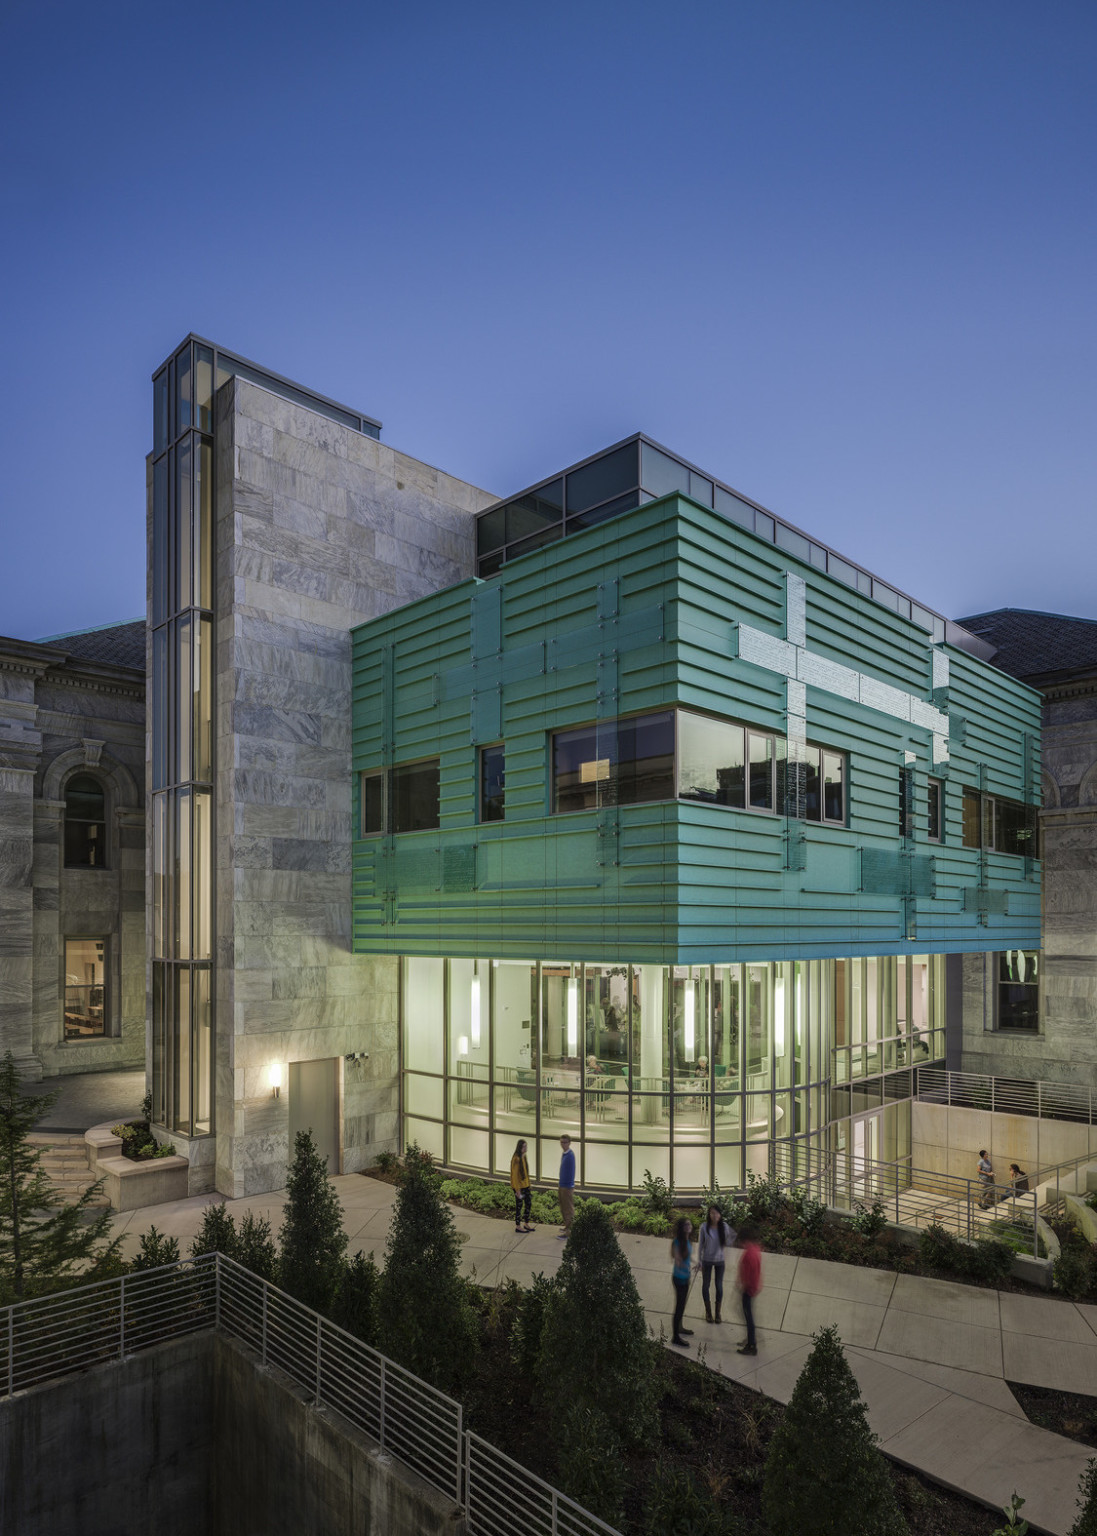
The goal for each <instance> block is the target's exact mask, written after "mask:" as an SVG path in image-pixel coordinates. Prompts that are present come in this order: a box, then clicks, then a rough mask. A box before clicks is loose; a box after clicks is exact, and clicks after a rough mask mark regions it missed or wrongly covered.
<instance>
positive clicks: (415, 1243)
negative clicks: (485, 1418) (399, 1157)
mask: <svg viewBox="0 0 1097 1536" xmlns="http://www.w3.org/2000/svg"><path fill="white" fill-rule="evenodd" d="M460 1252H461V1249H460V1244H459V1242H458V1239H457V1229H456V1227H455V1226H454V1224H453V1211H452V1210H451V1209H450V1206H449V1205H448V1204H447V1202H446V1201H445V1199H444V1198H443V1197H442V1194H441V1192H440V1191H439V1190H438V1189H437V1188H436V1181H435V1179H434V1177H433V1175H432V1174H431V1173H430V1172H429V1171H428V1169H427V1168H426V1167H424V1165H423V1164H422V1162H421V1161H419V1160H415V1159H410V1160H408V1162H407V1164H406V1168H405V1174H404V1180H403V1183H402V1184H401V1185H400V1191H399V1193H398V1194H397V1196H396V1203H395V1206H394V1207H393V1213H392V1223H391V1225H390V1227H389V1235H388V1243H387V1245H386V1248H385V1268H384V1272H383V1274H382V1276H381V1284H380V1287H379V1289H378V1298H377V1321H378V1337H379V1346H380V1348H381V1349H382V1350H383V1351H384V1353H385V1354H387V1355H391V1356H392V1358H393V1359H394V1360H398V1361H399V1363H400V1364H401V1365H405V1366H407V1368H408V1370H409V1371H414V1372H415V1374H416V1375H417V1376H422V1377H424V1378H425V1380H427V1381H429V1382H431V1383H432V1384H433V1385H434V1386H436V1387H441V1388H442V1389H443V1390H444V1391H449V1390H452V1389H454V1388H457V1387H459V1386H460V1384H461V1383H462V1382H463V1381H464V1380H465V1379H466V1378H467V1376H468V1374H469V1371H470V1369H471V1366H472V1358H473V1353H474V1350H475V1348H476V1320H475V1317H474V1316H473V1312H472V1308H471V1306H470V1303H469V1295H468V1288H467V1286H466V1283H465V1281H464V1279H463V1278H462V1276H461V1269H460Z"/></svg>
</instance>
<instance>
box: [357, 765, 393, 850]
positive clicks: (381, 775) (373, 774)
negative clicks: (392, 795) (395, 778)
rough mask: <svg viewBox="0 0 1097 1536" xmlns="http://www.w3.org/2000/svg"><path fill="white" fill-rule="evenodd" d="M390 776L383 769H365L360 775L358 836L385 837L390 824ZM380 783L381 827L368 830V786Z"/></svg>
mask: <svg viewBox="0 0 1097 1536" xmlns="http://www.w3.org/2000/svg"><path fill="white" fill-rule="evenodd" d="M387 778H388V775H387V774H386V772H385V770H384V769H383V768H364V769H363V770H362V771H361V772H360V773H359V775H358V836H359V837H360V838H365V837H384V835H385V831H386V827H387V823H388V786H387V783H386V780H387ZM367 783H379V784H380V786H381V825H380V826H379V827H376V828H371V829H369V830H367V828H366V784H367Z"/></svg>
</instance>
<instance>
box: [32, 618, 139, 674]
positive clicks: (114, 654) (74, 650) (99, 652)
mask: <svg viewBox="0 0 1097 1536" xmlns="http://www.w3.org/2000/svg"><path fill="white" fill-rule="evenodd" d="M39 644H40V645H51V646H53V647H55V648H56V649H57V650H59V651H67V652H68V653H69V655H70V656H79V657H81V658H82V659H83V660H84V661H100V662H103V663H104V664H105V665H106V666H111V667H134V668H136V669H137V670H138V671H139V672H143V671H144V670H145V621H144V619H130V620H129V621H128V622H127V623H125V624H107V625H104V626H103V628H102V629H84V630H79V631H77V633H76V634H72V635H50V636H48V637H47V638H46V639H44V640H41V641H39Z"/></svg>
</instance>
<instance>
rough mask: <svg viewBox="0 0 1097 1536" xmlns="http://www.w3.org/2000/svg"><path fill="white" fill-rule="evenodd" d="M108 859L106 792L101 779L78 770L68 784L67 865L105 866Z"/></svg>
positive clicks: (66, 821)
mask: <svg viewBox="0 0 1097 1536" xmlns="http://www.w3.org/2000/svg"><path fill="white" fill-rule="evenodd" d="M106 862H107V803H106V795H105V794H104V792H103V786H102V785H101V784H100V783H99V781H98V779H93V778H92V776H91V774H90V773H78V774H76V775H75V776H74V777H73V778H71V779H70V780H69V782H68V784H67V785H66V786H65V865H66V868H69V869H102V868H104V866H105V865H106Z"/></svg>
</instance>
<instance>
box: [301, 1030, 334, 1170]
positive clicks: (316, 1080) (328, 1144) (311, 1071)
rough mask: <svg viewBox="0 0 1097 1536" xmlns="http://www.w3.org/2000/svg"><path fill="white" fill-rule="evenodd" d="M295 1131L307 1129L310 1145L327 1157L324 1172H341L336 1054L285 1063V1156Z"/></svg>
mask: <svg viewBox="0 0 1097 1536" xmlns="http://www.w3.org/2000/svg"><path fill="white" fill-rule="evenodd" d="M298 1131H311V1133H312V1140H313V1145H314V1146H315V1147H316V1150H317V1152H319V1154H320V1156H321V1157H326V1158H327V1160H328V1173H329V1174H330V1173H339V1172H341V1168H342V1165H341V1162H340V1158H339V1058H338V1057H337V1056H333V1057H330V1058H329V1059H327V1060H323V1061H291V1062H290V1064H289V1160H290V1162H292V1161H293V1149H294V1143H295V1140H296V1137H297V1133H298Z"/></svg>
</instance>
